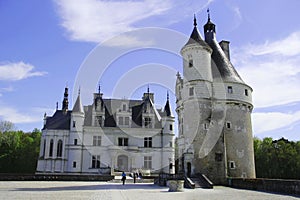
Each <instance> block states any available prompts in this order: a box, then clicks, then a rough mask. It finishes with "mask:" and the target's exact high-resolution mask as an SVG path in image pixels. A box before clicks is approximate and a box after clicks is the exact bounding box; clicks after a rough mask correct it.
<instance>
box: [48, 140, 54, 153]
mask: <svg viewBox="0 0 300 200" xmlns="http://www.w3.org/2000/svg"><path fill="white" fill-rule="evenodd" d="M52 156H53V139H51V140H50V147H49V157H52Z"/></svg>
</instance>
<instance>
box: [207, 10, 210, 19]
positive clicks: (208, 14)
mask: <svg viewBox="0 0 300 200" xmlns="http://www.w3.org/2000/svg"><path fill="white" fill-rule="evenodd" d="M207 16H208V21H210V13H209V8H207Z"/></svg>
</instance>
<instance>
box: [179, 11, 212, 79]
mask: <svg viewBox="0 0 300 200" xmlns="http://www.w3.org/2000/svg"><path fill="white" fill-rule="evenodd" d="M180 53H181V55H182V57H183V77H184V79H185V81H187V82H189V81H195V80H204V81H209V82H212V72H211V68H210V65H211V62H210V60H211V53H212V50H211V48H210V47H209V46H208V45H207V43H206V42H204V41H203V39H202V38H201V36H200V34H199V32H198V29H197V20H196V17H195V16H194V29H193V31H192V34H191V36H190V38H189V40H188V42H187V43H186V44H185V45H184V47H183V48H182V49H181V52H180Z"/></svg>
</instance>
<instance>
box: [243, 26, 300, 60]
mask: <svg viewBox="0 0 300 200" xmlns="http://www.w3.org/2000/svg"><path fill="white" fill-rule="evenodd" d="M247 48H248V49H249V53H250V54H252V55H254V56H255V55H266V54H276V55H282V56H295V55H299V54H300V31H299V32H294V33H292V34H290V35H289V36H288V37H287V38H284V39H282V40H279V41H274V42H269V41H266V42H265V43H264V44H261V45H249V46H248V47H247Z"/></svg>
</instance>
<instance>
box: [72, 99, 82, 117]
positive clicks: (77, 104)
mask: <svg viewBox="0 0 300 200" xmlns="http://www.w3.org/2000/svg"><path fill="white" fill-rule="evenodd" d="M72 111H73V112H78V113H84V111H83V107H82V104H81V99H80V95H78V97H77V99H76V102H75V104H74V107H73V110H72Z"/></svg>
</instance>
